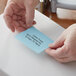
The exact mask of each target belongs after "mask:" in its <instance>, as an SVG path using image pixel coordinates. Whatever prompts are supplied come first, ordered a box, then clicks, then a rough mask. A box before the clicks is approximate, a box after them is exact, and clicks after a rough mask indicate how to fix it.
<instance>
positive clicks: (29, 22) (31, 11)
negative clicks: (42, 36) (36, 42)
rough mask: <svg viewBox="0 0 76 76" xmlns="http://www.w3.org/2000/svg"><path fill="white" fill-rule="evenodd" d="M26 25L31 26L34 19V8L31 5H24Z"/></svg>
mask: <svg viewBox="0 0 76 76" xmlns="http://www.w3.org/2000/svg"><path fill="white" fill-rule="evenodd" d="M25 17H26V25H27V26H32V23H33V20H34V9H32V8H31V7H26V14H25Z"/></svg>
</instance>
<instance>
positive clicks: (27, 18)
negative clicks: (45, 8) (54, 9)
mask: <svg viewBox="0 0 76 76" xmlns="http://www.w3.org/2000/svg"><path fill="white" fill-rule="evenodd" d="M38 3H39V0H8V3H7V6H6V8H5V11H4V19H5V22H6V24H7V26H8V27H9V28H10V29H11V30H12V32H15V30H17V31H19V32H22V31H24V30H26V29H27V28H29V27H31V26H32V25H33V24H35V23H36V22H35V21H34V9H35V7H36V5H37V4H38Z"/></svg>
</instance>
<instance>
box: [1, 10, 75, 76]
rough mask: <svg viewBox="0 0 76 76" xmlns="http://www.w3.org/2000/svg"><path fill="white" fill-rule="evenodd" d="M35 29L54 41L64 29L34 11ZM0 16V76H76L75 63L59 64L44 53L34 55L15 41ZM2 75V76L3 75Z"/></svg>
mask: <svg viewBox="0 0 76 76" xmlns="http://www.w3.org/2000/svg"><path fill="white" fill-rule="evenodd" d="M35 20H36V22H37V24H36V25H35V27H36V28H37V29H39V30H40V31H41V32H43V33H44V34H46V35H47V36H48V37H50V38H52V39H53V40H56V39H57V38H58V36H59V35H60V34H61V33H62V32H63V31H64V28H62V27H60V26H59V25H58V24H56V23H54V22H53V21H52V20H50V19H49V18H47V17H46V16H44V15H43V14H41V13H39V12H38V11H36V13H35ZM14 36H15V34H13V33H12V32H10V30H9V29H8V28H7V27H6V24H5V22H4V20H3V16H2V15H1V16H0V69H1V70H0V72H1V73H0V76H76V63H75V62H74V63H69V64H61V63H59V62H57V61H55V60H54V59H53V58H52V57H50V56H48V55H47V54H45V53H44V52H43V53H41V54H36V53H34V52H32V51H31V50H30V49H28V48H27V47H26V46H24V45H23V44H22V43H20V42H19V41H18V40H16V39H15V37H14ZM3 73H4V74H3Z"/></svg>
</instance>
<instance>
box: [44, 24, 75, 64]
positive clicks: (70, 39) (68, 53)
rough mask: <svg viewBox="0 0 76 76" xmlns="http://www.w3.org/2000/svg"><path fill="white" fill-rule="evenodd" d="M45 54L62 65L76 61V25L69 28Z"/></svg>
mask: <svg viewBox="0 0 76 76" xmlns="http://www.w3.org/2000/svg"><path fill="white" fill-rule="evenodd" d="M45 52H46V53H47V54H49V55H50V56H52V57H53V58H55V59H56V60H57V61H59V62H62V63H65V62H71V61H76V24H73V25H72V26H70V27H69V28H67V29H66V30H65V31H64V32H63V33H62V35H61V36H60V37H59V38H58V39H57V40H56V41H55V42H54V43H53V44H51V45H50V47H49V48H48V49H46V50H45Z"/></svg>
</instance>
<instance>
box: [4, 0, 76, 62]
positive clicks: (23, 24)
mask: <svg viewBox="0 0 76 76" xmlns="http://www.w3.org/2000/svg"><path fill="white" fill-rule="evenodd" d="M38 3H39V0H8V3H7V6H6V8H5V11H4V19H5V22H6V24H7V26H8V28H10V29H11V30H12V32H15V30H17V31H19V32H22V31H24V30H26V29H28V28H30V27H31V26H32V25H33V24H35V23H36V22H35V21H34V9H35V7H36V5H37V4H38ZM45 52H46V53H47V54H48V55H50V56H52V57H53V58H54V59H56V60H57V61H59V62H62V63H66V62H71V61H76V24H73V25H71V26H70V27H69V28H67V29H66V30H65V31H64V32H63V33H62V34H61V36H60V37H59V38H58V39H57V40H56V41H55V42H54V43H53V44H50V46H49V48H48V49H46V50H45Z"/></svg>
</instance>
